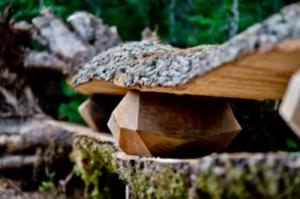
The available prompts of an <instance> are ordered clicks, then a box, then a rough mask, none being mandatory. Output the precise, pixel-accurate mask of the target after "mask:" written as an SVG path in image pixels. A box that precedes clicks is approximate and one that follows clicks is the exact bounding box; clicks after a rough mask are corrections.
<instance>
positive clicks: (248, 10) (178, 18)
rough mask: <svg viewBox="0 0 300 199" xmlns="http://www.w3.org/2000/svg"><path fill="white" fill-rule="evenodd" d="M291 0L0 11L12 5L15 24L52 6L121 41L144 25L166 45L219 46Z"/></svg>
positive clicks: (28, 5)
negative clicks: (113, 31) (112, 31)
mask: <svg viewBox="0 0 300 199" xmlns="http://www.w3.org/2000/svg"><path fill="white" fill-rule="evenodd" d="M292 2H296V1H295V0H264V1H261V0H211V1H205V0H187V1H180V0H85V1H82V0H2V1H1V2H0V9H2V8H3V7H4V6H5V5H7V4H10V5H11V6H12V8H13V10H14V16H13V17H14V19H16V20H23V19H26V20H30V19H31V18H32V17H34V16H36V15H37V14H38V13H39V10H40V9H41V8H42V7H43V6H50V7H51V8H52V9H53V10H54V11H55V12H56V13H57V14H59V15H61V16H62V17H64V18H65V17H67V16H68V15H70V14H71V13H72V12H74V11H77V10H87V11H89V12H92V13H94V14H95V15H97V16H100V17H101V18H103V20H104V22H105V23H107V24H110V25H115V26H117V28H118V30H119V33H120V35H121V37H122V38H123V39H124V40H138V39H140V33H141V31H142V30H143V29H144V28H145V27H146V26H148V27H150V28H152V29H156V30H157V31H158V33H159V35H160V36H161V38H162V39H163V41H165V42H168V43H172V44H175V45H178V46H193V45H197V44H203V43H219V42H222V41H224V40H226V39H228V37H229V36H230V34H231V33H230V32H231V31H232V28H233V26H235V25H234V23H236V25H237V31H238V32H240V31H242V30H244V29H245V28H246V27H248V26H249V25H251V24H253V23H255V22H258V21H261V20H263V19H265V18H266V17H267V16H269V15H270V14H272V13H274V12H278V11H279V9H280V8H281V7H283V6H284V5H286V4H289V3H292ZM235 3H237V4H236V5H237V6H234V4H235ZM235 7H236V8H237V9H235ZM233 29H235V28H233Z"/></svg>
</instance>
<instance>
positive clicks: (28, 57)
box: [15, 8, 121, 75]
mask: <svg viewBox="0 0 300 199" xmlns="http://www.w3.org/2000/svg"><path fill="white" fill-rule="evenodd" d="M15 26H16V27H17V28H19V29H22V30H24V29H26V30H30V32H31V35H32V37H33V38H34V39H35V40H37V41H38V42H39V43H40V44H42V45H43V46H44V47H45V48H46V49H45V50H44V51H35V50H31V49H27V53H26V54H25V62H24V64H25V67H28V68H36V67H39V68H48V69H53V70H58V71H61V72H63V73H64V74H67V75H73V74H75V73H76V72H77V71H78V69H79V68H80V67H81V65H82V64H83V63H85V62H87V61H88V60H90V59H91V58H92V57H93V56H95V55H96V54H98V53H100V52H102V51H104V50H106V49H108V48H110V47H113V46H116V45H117V44H119V43H120V42H121V40H120V38H119V35H118V33H117V30H116V28H115V27H109V26H107V25H105V24H103V22H102V20H101V19H100V18H97V17H95V16H94V15H92V14H89V13H87V12H75V13H73V14H72V15H70V16H69V17H68V19H67V22H64V21H63V20H62V19H61V18H60V17H58V16H57V15H55V14H54V13H53V11H52V10H51V9H49V8H45V9H43V10H42V11H41V15H40V16H37V17H35V18H34V19H33V20H32V24H28V23H26V22H19V23H17V24H16V25H15Z"/></svg>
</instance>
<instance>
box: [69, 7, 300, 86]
mask: <svg viewBox="0 0 300 199" xmlns="http://www.w3.org/2000/svg"><path fill="white" fill-rule="evenodd" d="M299 20H300V4H299V3H297V4H293V5H290V6H287V7H285V8H283V9H282V10H281V11H280V12H279V13H278V14H275V15H273V16H271V17H270V18H268V19H266V20H265V21H264V22H262V23H258V24H255V25H253V26H251V27H250V28H248V29H247V30H246V31H244V32H242V33H241V34H239V35H236V36H234V37H233V38H232V39H230V40H229V41H227V42H225V43H223V44H222V45H216V46H212V45H202V46H198V47H195V48H188V49H178V48H174V47H172V46H170V45H166V44H160V43H157V42H152V41H141V42H131V43H126V44H122V45H120V46H118V47H114V48H111V49H109V50H107V51H106V52H103V53H100V54H99V55H97V56H96V57H94V58H93V59H92V60H91V61H90V62H88V63H87V64H86V65H85V66H84V67H83V69H81V70H80V71H79V73H78V74H77V75H76V76H75V78H74V81H73V85H74V86H79V85H80V84H84V83H87V82H89V81H93V80H106V81H110V82H113V83H114V84H116V85H117V86H122V87H133V86H136V85H139V86H147V87H155V86H176V85H180V84H185V83H186V82H187V81H189V80H191V79H193V78H194V77H197V76H203V75H205V74H207V73H208V72H209V71H211V70H213V69H215V68H218V67H219V66H221V65H222V64H224V63H228V62H231V61H234V60H236V59H238V58H240V57H241V56H243V55H246V54H249V53H253V52H258V53H259V52H262V51H268V50H271V49H274V48H277V47H278V45H279V44H281V43H282V42H285V41H288V40H292V39H297V38H299V36H300V25H299V22H298V21H299ZM294 47H295V48H296V49H299V46H294Z"/></svg>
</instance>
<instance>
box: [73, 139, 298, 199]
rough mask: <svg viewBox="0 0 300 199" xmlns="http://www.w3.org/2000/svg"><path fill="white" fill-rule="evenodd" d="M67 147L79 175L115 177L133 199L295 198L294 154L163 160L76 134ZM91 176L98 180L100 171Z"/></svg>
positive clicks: (233, 154)
mask: <svg viewBox="0 0 300 199" xmlns="http://www.w3.org/2000/svg"><path fill="white" fill-rule="evenodd" d="M73 144H74V148H75V152H76V154H77V156H76V157H77V158H76V163H77V165H79V168H80V171H81V172H82V173H84V174H85V175H90V176H93V177H94V178H95V173H97V169H100V168H106V171H108V172H111V173H112V174H113V173H117V174H118V175H120V177H121V179H123V180H124V181H125V182H126V183H128V185H129V187H130V189H131V191H132V193H134V196H135V197H136V198H254V197H259V198H297V197H299V196H300V192H299V186H300V178H299V174H300V156H299V154H297V153H232V154H230V153H222V154H212V155H208V156H205V157H202V158H195V159H164V158H146V157H138V156H128V155H125V154H124V153H122V152H119V151H118V149H116V148H115V147H114V145H113V143H112V142H111V141H110V140H109V139H107V138H102V137H101V136H94V135H88V134H78V135H76V137H75V139H74V143H73ZM92 163H94V164H96V165H97V167H96V168H95V167H93V164H92ZM93 168H94V169H93ZM96 176H97V177H98V178H101V173H99V172H98V175H96Z"/></svg>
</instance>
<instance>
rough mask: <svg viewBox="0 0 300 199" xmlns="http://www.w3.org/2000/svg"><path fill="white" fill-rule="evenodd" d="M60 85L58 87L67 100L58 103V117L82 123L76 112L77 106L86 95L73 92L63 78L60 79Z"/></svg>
mask: <svg viewBox="0 0 300 199" xmlns="http://www.w3.org/2000/svg"><path fill="white" fill-rule="evenodd" d="M60 86H61V88H60V89H61V91H62V93H63V94H64V96H65V98H67V100H65V101H64V102H62V103H61V104H60V105H59V107H58V118H59V119H61V120H67V121H70V122H74V123H79V124H84V121H83V119H82V118H81V116H80V115H79V113H78V107H79V106H80V104H81V103H82V102H83V101H84V100H85V99H86V98H87V97H86V96H84V95H81V94H79V93H77V92H75V91H74V90H73V89H72V88H71V87H70V86H69V85H68V83H67V82H66V81H64V80H62V81H61V84H60Z"/></svg>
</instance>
